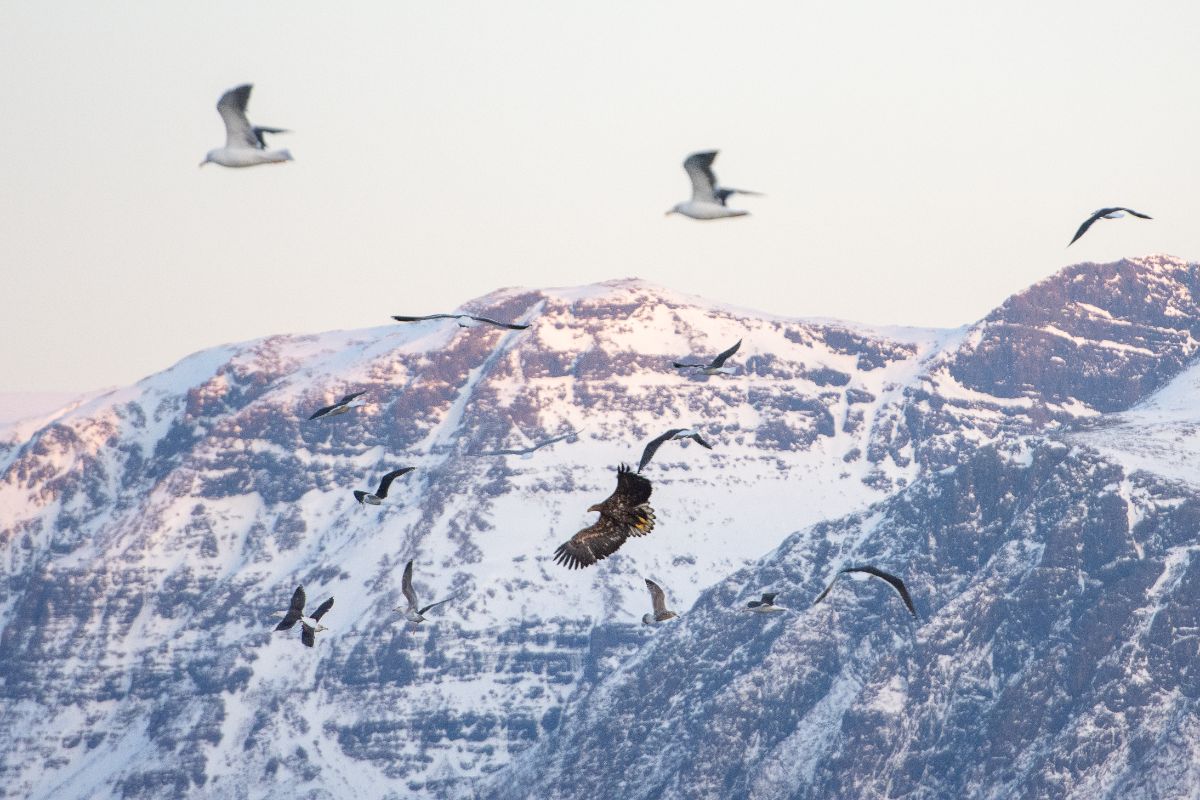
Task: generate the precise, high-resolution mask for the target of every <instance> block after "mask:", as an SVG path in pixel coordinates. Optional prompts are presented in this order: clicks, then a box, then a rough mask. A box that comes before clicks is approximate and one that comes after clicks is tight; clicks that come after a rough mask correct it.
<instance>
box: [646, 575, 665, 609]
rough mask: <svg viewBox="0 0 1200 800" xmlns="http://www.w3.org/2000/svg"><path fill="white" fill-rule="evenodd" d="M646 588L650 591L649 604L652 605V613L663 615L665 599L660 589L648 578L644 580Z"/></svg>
mask: <svg viewBox="0 0 1200 800" xmlns="http://www.w3.org/2000/svg"><path fill="white" fill-rule="evenodd" d="M646 588H647V589H649V590H650V602H651V603H653V604H654V613H655V614H663V613H666V610H667V598H666V596H665V595H664V594H663V590H662V587H661V586H659V585H658V584H657V583H655V582H654V581H652V580H650V579H649V578H647V579H646Z"/></svg>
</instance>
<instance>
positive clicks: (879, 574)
mask: <svg viewBox="0 0 1200 800" xmlns="http://www.w3.org/2000/svg"><path fill="white" fill-rule="evenodd" d="M848 572H863V573H866V574H867V575H874V576H875V577H876V578H883V579H884V580H885V581H887V582H888V583H889V584H891V586H892V588H893V589H895V590H896V594H898V595H900V599H901V600H903V601H904V605H905V607H906V608H907V609H908V613H910V614H912V615H913V616H914V617H915V616H916V615H917V609H916V608H914V607H913V601H912V596H911V595H910V594H909V593H908V587H907V586H905V585H904V581H902V580H900V579H899V578H897V577H896V576H895V575H891V574H889V573H887V572H884V571H883V570H881V569H878V568H876V567H871V566H865V567H846V568H845V569H843V570H840V571H839V572H838V574H837V575H834V576H833V580H832V581H830V582H829V585H828V586H826V587H825V591H823V592H821V594H820V595H818V596H817V599H816V600H814V601H813V605H814V606H815V605H816V604H817V603H819V602H821V601H822V600H824V599H825V595H827V594H829V591H830V590H831V589H833V585H834V584H835V583H837V580H838V578H840V577H841V576H842V575H845V574H846V573H848Z"/></svg>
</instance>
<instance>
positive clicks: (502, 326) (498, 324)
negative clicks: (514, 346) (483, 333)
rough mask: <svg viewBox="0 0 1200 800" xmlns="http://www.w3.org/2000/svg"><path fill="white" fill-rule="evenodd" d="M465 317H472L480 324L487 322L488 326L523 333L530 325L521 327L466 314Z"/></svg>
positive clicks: (512, 323)
mask: <svg viewBox="0 0 1200 800" xmlns="http://www.w3.org/2000/svg"><path fill="white" fill-rule="evenodd" d="M463 316H467V317H470V318H471V319H473V320H476V321H478V322H486V323H487V324H488V325H495V326H497V327H500V328H508V329H509V330H514V331H523V330H525V329H526V328H528V327H529V326H528V325H519V324H517V323H515V322H500V321H499V320H494V319H489V318H488V317H477V316H475V315H474V314H464V315H463Z"/></svg>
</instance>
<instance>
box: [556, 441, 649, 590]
mask: <svg viewBox="0 0 1200 800" xmlns="http://www.w3.org/2000/svg"><path fill="white" fill-rule="evenodd" d="M650 491H651V488H650V481H648V480H646V479H645V478H643V477H642V476H641V475H638V474H637V473H635V472H633V471H632V470H630V469H629V467H627V466H625V465H624V464H622V465H621V466H620V468H618V469H617V489H616V491H614V492H613V493H612V494H611V495H609V497H608V499H607V500H605V501H604V502H603V503H597V504H596V505H594V506H592V507H591V508H589V509H588V511H599V512H600V519H598V520H596V522H595V523H594V524H592V525H590V526H588V527H586V528H584V529H583V530H581V531H580V532H579V533H577V534H575V535H574V536H572V537H571V538H570V540H569V541H566V542H564V543H563V544H562V545H561V546H559V548H558V549H557V550H555V551H554V561H555V563H557V564H562V565H563V566H565V567H566V568H567V569H582V568H583V567H590V566H591V565H592V564H595V563H596V562H597V561H600V560H601V559H605V558H608V557H609V556H611V555H612V554H613V553H615V552H617V550H619V549H621V545H623V544H625V540H626V539H628V538H629V537H630V536H645V535H646V534H647V533H649V532H650V531H652V530H654V509H653V508H651V507H650V504H649V503H647V502H646V501H647V500H649V499H650Z"/></svg>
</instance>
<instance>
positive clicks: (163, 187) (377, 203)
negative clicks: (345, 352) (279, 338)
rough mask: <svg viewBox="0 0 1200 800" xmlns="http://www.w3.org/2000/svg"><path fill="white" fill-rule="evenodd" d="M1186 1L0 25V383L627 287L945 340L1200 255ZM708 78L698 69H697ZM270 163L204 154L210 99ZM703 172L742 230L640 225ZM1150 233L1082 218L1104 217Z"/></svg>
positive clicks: (504, 10)
mask: <svg viewBox="0 0 1200 800" xmlns="http://www.w3.org/2000/svg"><path fill="white" fill-rule="evenodd" d="M1198 23H1200V8H1196V7H1192V6H1182V5H1179V4H1167V3H1151V4H1146V5H1142V6H1138V7H1130V6H1128V5H1123V4H1120V3H1116V2H1099V3H1088V4H1084V3H1081V2H1079V3H1076V2H1072V3H1062V4H1055V5H1054V6H1053V7H1049V8H1047V7H1043V5H1041V4H1037V3H1032V2H1014V3H1009V4H1004V5H1003V6H997V7H986V8H974V7H965V6H964V4H956V3H952V2H948V1H946V2H929V3H921V4H918V5H914V6H908V7H903V8H900V7H893V6H892V5H890V4H887V3H884V2H868V3H863V4H859V5H855V6H854V7H852V8H851V7H842V6H836V7H831V6H817V5H797V4H788V3H782V2H780V3H763V4H755V5H754V6H753V7H730V6H727V5H722V4H720V3H716V2H707V0H696V1H695V2H688V3H683V2H663V3H655V4H649V5H647V4H637V3H633V2H614V3H610V4H605V5H603V6H592V7H575V6H573V5H572V6H570V7H568V6H565V5H562V4H552V3H542V2H539V3H533V2H517V3H511V4H505V5H504V6H503V7H486V6H485V7H477V6H475V5H471V4H468V3H465V2H447V3H442V4H436V5H428V4H425V5H420V4H415V3H384V2H382V1H381V0H378V1H377V2H364V3H362V4H358V5H356V6H355V7H353V8H348V9H347V8H336V7H330V6H328V5H323V4H320V3H315V2H293V3H284V2H276V1H275V0H268V2H264V3H261V4H255V5H253V6H245V5H244V4H235V3H232V2H228V1H227V0H220V1H219V2H214V3H210V4H206V5H205V6H204V7H203V8H190V7H167V6H157V5H144V6H133V7H130V8H128V9H125V10H124V11H123V12H122V13H121V14H120V15H117V14H114V13H112V12H111V11H108V10H106V9H103V8H99V7H94V6H93V5H90V4H87V3H83V2H78V1H76V2H66V3H63V4H59V5H45V4H18V5H17V6H15V7H14V8H12V9H10V10H9V11H8V13H7V14H6V24H5V25H4V26H0V67H2V68H3V69H4V71H5V73H6V74H7V75H8V76H9V80H8V81H6V82H4V84H3V85H0V104H2V107H4V108H5V109H6V113H7V114H8V115H9V118H10V119H14V120H25V121H26V122H25V123H23V124H19V125H10V126H5V127H3V128H0V165H2V166H3V172H4V174H5V191H3V192H2V193H0V215H3V218H4V219H5V220H6V236H5V240H6V245H7V247H6V248H5V261H4V264H5V267H4V269H5V277H6V279H7V280H6V281H5V284H6V289H7V291H6V295H7V296H8V297H9V298H10V302H9V307H8V308H7V309H6V311H7V315H8V318H9V320H10V325H9V327H10V329H11V331H12V332H11V333H10V334H9V335H6V337H5V341H4V343H3V344H0V356H2V358H3V363H4V365H5V369H4V370H3V372H2V373H0V391H16V390H23V391H68V392H69V391H79V390H87V389H89V388H91V387H96V386H103V385H114V384H115V385H124V384H128V383H132V382H133V381H135V380H137V379H138V378H140V377H141V376H143V375H146V374H149V373H151V372H154V371H156V370H157V369H161V368H162V367H163V366H165V365H166V364H168V363H171V362H172V361H173V360H174V359H176V358H177V357H178V355H179V354H180V353H184V352H194V351H197V350H200V349H204V348H205V347H209V346H212V345H213V344H215V343H217V342H226V341H241V340H245V339H251V338H256V337H259V336H264V335H269V334H272V333H279V332H301V331H311V330H328V329H336V328H355V327H363V326H366V325H371V324H373V323H374V322H375V321H376V320H385V319H386V318H387V316H388V315H390V314H393V313H401V312H404V313H427V312H432V311H442V310H449V309H452V308H454V307H456V306H457V304H458V303H461V302H462V301H463V299H464V298H470V297H478V296H480V295H483V294H485V293H487V292H489V291H491V290H492V289H494V288H495V287H496V286H497V285H513V284H520V285H525V286H531V287H538V286H550V285H555V286H561V285H567V284H569V285H575V284H587V283H593V282H597V281H600V280H603V279H605V278H607V277H609V276H612V275H614V274H618V275H630V274H635V275H638V276H641V277H644V278H646V279H647V280H651V281H653V282H656V283H661V284H665V285H668V286H671V287H675V288H677V289H679V290H681V291H688V292H691V293H694V294H698V295H702V296H706V297H710V298H713V299H720V300H722V301H726V302H729V303H731V304H736V305H740V306H746V307H754V308H761V309H763V310H764V311H766V312H769V313H774V314H781V315H786V316H796V317H835V318H842V319H853V320H863V321H865V322H868V323H870V324H873V325H890V324H900V325H907V326H914V327H957V326H960V325H962V324H965V323H969V322H971V321H974V320H975V319H978V318H980V317H981V316H983V315H984V314H986V313H987V312H988V311H989V310H991V308H993V307H995V305H997V303H998V302H999V300H1001V299H1002V298H1004V297H1007V296H1009V295H1011V294H1013V293H1014V292H1017V291H1020V290H1021V289H1023V288H1024V287H1026V286H1028V285H1030V284H1032V283H1034V282H1036V281H1037V280H1040V279H1042V278H1044V277H1046V276H1048V275H1051V274H1053V273H1055V272H1057V271H1058V270H1059V269H1061V268H1063V267H1065V266H1067V265H1068V264H1072V263H1077V262H1081V261H1097V262H1106V261H1114V260H1117V259H1118V258H1120V257H1122V256H1126V255H1135V254H1142V253H1156V252H1170V253H1177V254H1179V255H1180V256H1182V257H1184V258H1188V259H1190V258H1193V257H1194V256H1195V255H1196V254H1197V253H1200V226H1197V225H1195V224H1194V222H1193V221H1194V220H1196V219H1198V218H1200V195H1197V193H1195V192H1194V191H1193V190H1192V184H1193V183H1194V177H1195V175H1196V174H1197V167H1198V166H1200V156H1198V155H1197V149H1196V148H1195V147H1194V144H1193V136H1192V134H1191V132H1192V131H1195V130H1197V129H1200V108H1198V107H1197V106H1196V104H1194V103H1189V102H1187V98H1188V97H1190V96H1191V87H1190V85H1189V81H1190V77H1191V76H1193V75H1195V74H1198V73H1200V49H1198V48H1195V47H1194V42H1193V41H1191V36H1190V31H1194V30H1196V29H1197V28H1198V27H1200V24H1198ZM706 52H708V53H712V54H713V55H712V56H709V57H704V56H702V55H700V54H702V53H706ZM243 82H252V83H254V84H255V89H254V94H253V96H252V97H251V100H250V106H249V113H250V118H251V120H252V121H254V122H255V123H256V124H262V125H271V126H278V127H283V128H289V129H291V130H292V131H293V132H292V133H289V134H286V135H280V136H278V137H276V139H275V140H274V143H275V144H277V145H278V146H281V147H287V148H289V149H290V150H291V151H292V153H293V154H294V155H295V158H296V161H295V162H292V163H289V164H285V165H280V166H270V167H259V168H254V169H249V170H241V171H235V170H224V169H220V168H216V167H208V168H206V169H205V170H197V169H196V164H197V163H198V162H199V161H200V160H201V159H202V158H203V156H204V153H205V152H207V151H208V150H209V149H211V148H213V147H216V146H219V145H220V144H221V143H222V142H223V140H224V133H223V128H222V126H221V121H220V119H219V118H218V116H217V113H216V111H215V108H214V106H215V104H216V101H217V98H218V97H219V96H220V94H221V93H222V92H223V91H225V90H226V89H228V88H230V87H231V86H234V85H236V84H238V83H243ZM710 148H719V149H720V150H721V154H720V156H719V157H718V159H717V161H716V162H715V164H714V168H715V170H716V173H717V175H718V177H719V178H720V179H721V180H722V182H723V183H725V184H727V185H730V186H737V187H742V186H744V187H746V188H750V189H754V190H757V191H761V192H764V193H765V196H764V197H746V198H743V199H741V200H740V206H739V207H744V208H746V209H748V210H749V211H750V212H751V216H749V217H744V218H739V219H732V220H719V221H714V222H694V221H692V220H686V219H680V218H679V217H678V216H674V217H668V218H664V217H663V212H664V211H666V210H667V209H668V208H670V207H671V206H672V205H673V204H675V203H676V202H679V201H680V200H683V199H686V197H687V196H688V194H689V185H688V181H687V177H686V175H685V174H684V172H683V170H682V168H681V162H682V160H683V158H684V156H686V155H687V154H688V153H689V152H692V151H696V150H702V149H710ZM1113 204H1119V205H1127V206H1130V207H1133V208H1137V209H1139V210H1141V211H1145V212H1146V213H1149V214H1151V215H1152V216H1154V219H1153V220H1150V221H1141V220H1128V219H1126V220H1117V221H1112V222H1101V223H1098V224H1097V225H1096V226H1094V228H1093V229H1092V230H1091V231H1089V233H1088V234H1087V236H1085V237H1084V238H1083V239H1081V240H1080V241H1079V242H1077V243H1076V244H1075V245H1074V246H1073V247H1072V248H1071V249H1070V250H1067V249H1065V245H1066V242H1067V241H1068V240H1069V238H1070V236H1071V234H1072V233H1073V232H1074V230H1075V228H1076V227H1078V225H1079V223H1080V222H1081V221H1082V220H1083V219H1084V218H1085V217H1086V216H1087V215H1088V214H1089V213H1091V212H1092V211H1093V210H1094V209H1096V208H1098V207H1101V206H1104V205H1113Z"/></svg>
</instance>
